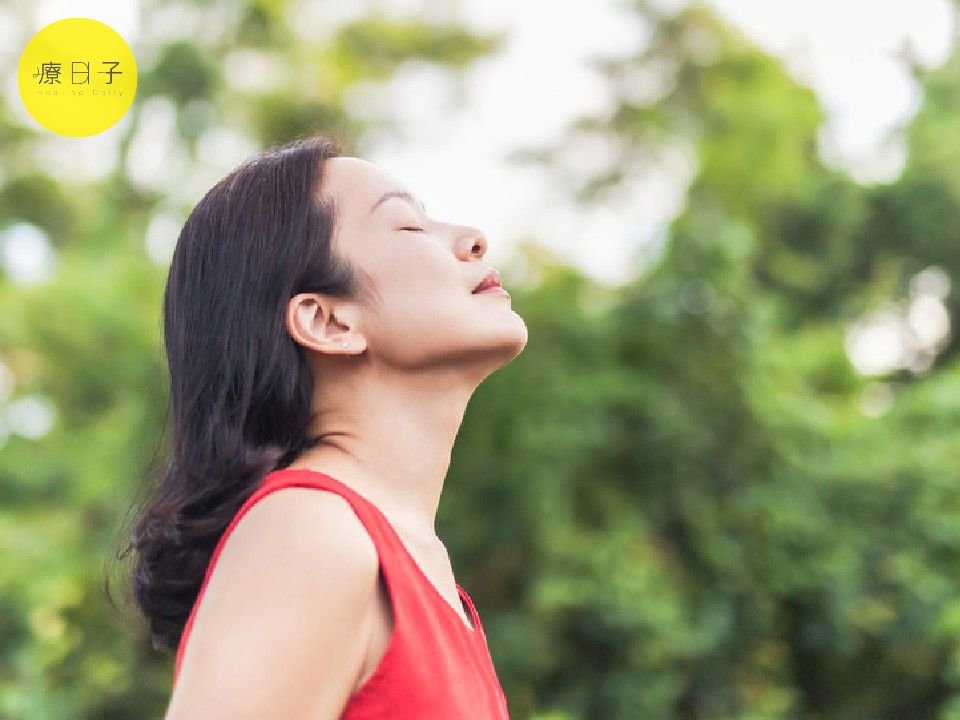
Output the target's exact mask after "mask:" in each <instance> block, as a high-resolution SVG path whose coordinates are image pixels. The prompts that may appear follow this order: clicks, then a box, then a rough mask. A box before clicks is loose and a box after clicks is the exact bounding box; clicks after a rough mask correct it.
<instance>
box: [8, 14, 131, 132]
mask: <svg viewBox="0 0 960 720" xmlns="http://www.w3.org/2000/svg"><path fill="white" fill-rule="evenodd" d="M17 85H18V86H19V88H20V97H21V99H22V100H23V104H24V105H26V106H27V110H28V111H29V112H30V114H31V115H32V116H33V118H34V120H36V121H37V122H38V123H40V124H41V125H43V126H44V127H45V128H47V129H48V130H52V131H53V132H55V133H58V134H60V135H69V136H71V137H82V136H86V135H96V134H97V133H99V132H103V131H104V130H106V129H107V128H109V127H111V126H113V125H114V124H116V122H117V120H119V119H120V118H121V117H123V114H124V113H125V112H126V111H127V110H128V109H129V108H130V103H132V102H133V96H134V94H135V93H136V92H137V64H136V62H135V61H134V59H133V52H132V51H131V50H130V46H129V45H127V43H126V41H125V40H124V39H123V38H122V37H120V35H119V34H118V33H117V31H116V30H114V29H113V28H111V27H110V26H109V25H104V24H103V23H102V22H98V21H96V20H91V19H90V18H67V19H66V20H58V21H56V22H54V23H50V24H49V25H47V26H46V27H45V28H43V29H41V30H40V31H39V32H38V33H37V34H36V35H34V36H33V37H32V38H31V39H30V42H28V43H27V47H26V48H25V49H24V51H23V55H21V56H20V64H19V66H18V67H17Z"/></svg>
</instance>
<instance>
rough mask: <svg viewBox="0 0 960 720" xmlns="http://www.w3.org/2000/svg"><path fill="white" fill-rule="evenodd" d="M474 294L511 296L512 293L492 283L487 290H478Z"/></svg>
mask: <svg viewBox="0 0 960 720" xmlns="http://www.w3.org/2000/svg"><path fill="white" fill-rule="evenodd" d="M473 294H474V295H503V296H504V297H510V293H508V292H507V291H506V290H504V289H503V288H502V287H500V286H499V285H491V286H490V287H488V288H487V289H486V290H478V291H477V292H475V293H473Z"/></svg>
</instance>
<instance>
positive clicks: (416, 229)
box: [400, 227, 425, 232]
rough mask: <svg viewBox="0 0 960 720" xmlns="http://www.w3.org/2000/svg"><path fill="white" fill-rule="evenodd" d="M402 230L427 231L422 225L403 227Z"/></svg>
mask: <svg viewBox="0 0 960 720" xmlns="http://www.w3.org/2000/svg"><path fill="white" fill-rule="evenodd" d="M400 229H401V230H414V231H416V232H425V231H424V229H423V228H422V227H402V228H400Z"/></svg>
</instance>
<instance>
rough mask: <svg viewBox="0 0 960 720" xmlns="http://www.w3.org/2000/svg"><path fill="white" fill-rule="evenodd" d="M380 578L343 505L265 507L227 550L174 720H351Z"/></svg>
mask: <svg viewBox="0 0 960 720" xmlns="http://www.w3.org/2000/svg"><path fill="white" fill-rule="evenodd" d="M378 567H379V560H378V555H377V550H376V546H375V545H374V543H373V540H372V538H371V537H370V535H369V534H368V533H367V531H366V528H365V527H364V526H363V523H362V522H361V521H360V518H359V517H357V515H356V513H355V512H354V510H353V508H352V506H351V505H350V503H349V502H348V501H347V500H346V499H345V498H344V497H342V496H341V495H338V494H336V493H333V492H329V491H323V490H317V489H314V488H301V487H289V488H282V489H279V490H276V491H274V492H271V493H269V494H268V495H266V496H265V497H263V498H261V499H260V500H259V501H258V502H257V503H255V504H254V505H253V506H252V507H251V508H250V509H249V510H248V511H247V512H246V513H245V514H244V516H243V517H242V518H241V519H240V520H239V521H238V523H237V525H236V526H235V527H234V529H233V532H232V533H231V534H230V535H229V536H228V538H227V540H226V541H225V542H224V545H223V549H222V552H221V554H220V557H219V559H218V561H217V564H216V565H215V567H214V570H213V572H212V573H211V576H210V582H209V584H208V586H207V590H206V592H205V593H204V596H203V598H202V599H201V602H200V605H199V606H198V608H197V614H196V617H195V619H194V624H193V628H192V630H191V633H190V636H189V637H188V639H187V646H186V649H185V652H184V657H183V664H182V666H181V671H180V675H179V677H178V681H177V685H176V687H175V692H174V695H173V697H171V702H170V707H169V709H168V714H167V716H166V719H167V720H186V719H188V718H200V717H202V718H209V719H210V720H216V719H217V718H228V717H229V718H236V719H242V718H265V719H269V718H286V717H303V718H310V719H312V720H321V719H324V718H331V719H332V718H337V717H339V715H340V712H341V710H342V708H343V706H344V705H345V704H346V701H347V699H348V698H349V695H350V693H351V692H352V690H353V688H354V685H355V682H356V680H357V678H358V676H359V674H360V672H361V667H362V665H363V660H364V656H365V652H366V647H367V643H368V642H369V638H370V634H371V632H372V629H373V620H374V617H375V615H374V608H375V602H376V599H377V583H378Z"/></svg>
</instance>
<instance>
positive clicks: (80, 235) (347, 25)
mask: <svg viewBox="0 0 960 720" xmlns="http://www.w3.org/2000/svg"><path fill="white" fill-rule="evenodd" d="M957 8H958V6H957V5H956V4H954V3H953V2H952V1H951V0H913V2H911V3H903V2H883V3H878V2H869V1H868V0H862V1H861V0H833V1H832V2H825V1H823V0H806V1H805V2H801V1H800V0H789V1H788V0H783V1H781V2H776V3H774V2H764V1H763V0H712V1H711V2H703V3H686V2H681V1H677V2H673V1H671V2H667V1H661V2H654V1H653V0H650V1H649V2H647V1H644V0H633V2H625V1H620V2H618V1H616V0H571V1H570V2H563V3H559V2H547V1H546V0H529V1H525V2H517V3H508V2H506V0H500V1H498V2H493V1H492V0H487V1H484V0H458V1H456V2H454V1H452V0H451V1H443V2H441V1H440V0H389V1H388V0H381V1H378V2H374V1H372V0H366V1H358V2H351V3H346V2H338V3H333V2H329V1H324V0H244V1H243V2H237V1H229V2H228V1H227V0H209V1H208V2H187V1H186V0H184V1H177V2H173V1H171V2H164V1H162V0H138V1H137V2H124V3H115V2H108V1H107V0H103V1H102V2H83V1H77V2H66V0H62V1H51V0H38V1H37V2H32V3H13V2H9V1H7V2H0V66H2V67H3V68H4V74H3V76H2V79H3V85H2V96H0V498H2V500H0V717H2V718H17V719H19V718H29V719H31V720H71V719H74V718H78V719H79V718H84V719H86V718H90V719H93V718H97V719H99V718H107V719H117V720H133V719H137V720H142V719H143V718H160V717H162V714H163V711H164V709H165V707H166V703H167V700H168V698H169V692H170V682H171V677H172V666H173V658H172V656H168V655H164V654H161V653H159V652H157V651H155V650H154V649H153V648H152V647H151V645H150V642H149V639H148V636H147V633H146V631H145V628H144V626H143V624H142V622H141V621H140V620H139V618H138V616H137V615H136V612H135V611H134V609H133V608H132V607H129V606H128V607H126V608H120V609H116V608H114V607H111V605H110V604H109V603H108V602H107V599H106V596H105V592H104V587H103V586H104V583H105V580H106V578H107V577H108V576H112V577H113V580H112V581H111V587H112V588H114V592H116V593H118V594H121V595H122V590H123V588H122V587H121V585H119V584H117V583H122V580H123V576H122V572H120V570H119V569H118V568H117V567H113V566H111V564H110V563H109V562H108V560H109V558H111V557H113V556H114V555H115V554H116V552H117V551H118V549H120V548H121V547H122V546H123V545H124V544H125V543H124V541H125V539H126V538H125V537H123V536H122V535H120V533H121V530H122V527H123V524H124V522H125V521H127V520H129V510H130V508H131V505H132V503H134V502H135V500H136V499H137V498H139V497H140V496H141V494H142V489H143V482H144V479H143V478H144V477H145V475H146V473H147V471H148V468H149V467H150V466H151V463H153V462H155V460H156V457H155V456H156V454H157V452H158V449H159V448H158V445H159V442H160V436H161V430H162V427H163V423H164V413H165V410H166V397H167V396H166V388H167V386H168V381H167V378H166V377H165V373H166V366H165V364H164V358H163V355H162V352H161V344H162V338H161V334H160V301H161V298H162V292H163V285H164V282H165V278H166V269H167V263H168V262H169V258H170V255H171V253H172V250H173V247H174V244H175V242H176V238H177V234H178V232H179V229H180V226H181V225H182V223H183V221H184V219H185V217H186V215H187V213H188V212H189V211H190V209H191V208H192V207H193V205H194V204H195V203H196V202H197V201H198V200H199V198H200V197H201V196H202V194H203V193H204V192H205V191H206V190H207V189H208V188H209V187H210V186H211V185H212V184H213V183H214V182H215V181H216V180H217V179H219V178H220V177H221V176H222V175H224V174H225V173H226V172H227V171H228V170H229V169H231V168H232V167H234V166H235V165H236V164H238V163H239V162H241V161H242V160H243V159H245V158H246V157H247V156H249V155H250V154H252V153H254V152H256V151H257V150H259V149H262V148H265V147H267V146H270V145H274V144H277V143H280V142H284V141H287V140H290V139H292V138H294V137H297V136H299V135H303V134H307V133H310V132H327V133H332V134H336V135H337V136H338V137H339V138H341V139H342V140H343V141H345V142H346V143H347V151H348V154H355V155H359V156H362V157H365V158H367V159H369V160H372V161H373V162H376V163H378V164H381V165H382V166H383V167H384V168H385V169H387V170H388V171H390V172H391V173H393V174H394V175H395V176H397V177H398V178H399V179H400V180H401V181H403V182H404V183H405V184H406V185H408V186H409V187H410V188H411V189H413V190H414V191H415V192H416V193H417V194H418V195H420V197H422V198H423V199H424V200H425V202H426V204H427V207H428V208H429V210H430V214H431V215H432V216H434V217H437V218H440V219H444V220H449V221H452V222H463V223H470V224H475V225H477V226H479V227H481V228H483V229H484V230H485V231H486V232H487V233H488V237H489V240H490V250H489V252H488V255H487V258H486V260H487V261H489V262H490V263H491V264H492V265H494V266H496V267H498V268H499V269H500V270H501V272H502V274H503V280H504V285H505V286H506V287H507V288H508V289H509V290H510V292H511V293H512V295H513V307H514V308H515V309H516V310H517V311H518V312H519V313H520V315H521V316H522V317H524V319H525V320H526V322H527V325H528V327H529V330H530V340H529V344H528V346H527V348H526V350H525V351H524V353H523V354H522V355H521V356H520V357H519V358H517V359H516V360H515V361H514V362H512V363H511V364H510V365H508V366H507V367H506V368H504V369H503V370H501V371H500V372H498V373H496V374H495V375H493V376H491V377H490V379H488V380H487V381H486V382H485V383H484V384H483V385H482V386H481V387H480V389H479V390H478V391H477V393H476V395H475V396H474V398H473V400H472V401H471V405H470V409H469V410H468V412H467V416H466V418H465V422H464V426H463V428H462V430H461V433H460V435H459V438H458V441H457V445H456V448H455V451H454V456H453V462H452V466H451V471H450V474H449V477H448V480H447V486H446V492H445V493H444V496H443V499H442V502H441V506H440V511H439V517H438V522H437V525H438V532H439V534H440V535H441V536H442V537H444V539H445V541H446V544H447V546H448V548H449V549H450V552H451V557H452V560H453V564H454V568H455V571H456V574H457V577H458V581H459V582H460V583H461V584H462V585H463V586H464V587H466V588H467V589H468V591H469V592H470V593H471V596H472V597H473V598H474V600H475V601H476V604H477V607H478V610H479V612H480V613H481V615H482V617H483V619H484V627H485V629H486V631H487V636H488V642H489V645H490V649H491V654H492V656H493V659H494V662H495V665H496V667H497V669H498V672H499V675H500V678H501V681H502V683H503V686H504V690H505V692H506V695H507V697H508V699H509V703H510V712H511V717H513V718H516V719H517V720H525V719H527V718H533V719H536V720H575V719H576V720H579V719H584V720H586V719H590V720H593V719H601V720H621V719H622V720H635V719H636V720H639V719H641V718H643V719H648V718H665V719H672V718H678V719H679V718H684V719H687V718H690V719H692V718H711V719H713V718H716V719H730V720H733V719H734V718H737V719H739V718H744V719H747V718H750V719H754V720H761V719H766V718H771V719H773V718H803V719H804V720H814V719H822V720H841V719H843V720H850V719H861V718H891V719H894V718H896V719H901V720H902V719H914V718H916V719H920V718H934V719H936V720H957V719H958V718H960V437H958V430H960V353H958V348H960V345H958V342H957V330H958V317H960V299H958V298H960V296H958V294H957V293H956V292H954V290H953V287H952V286H953V284H954V283H955V282H956V281H957V278H958V274H960V122H958V120H960V54H958V46H957V23H956V13H957ZM70 16H86V17H92V18H95V19H98V20H101V21H103V22H106V23H107V24H109V25H111V26H112V27H113V28H114V29H116V30H117V31H119V32H120V33H121V35H123V36H124V37H125V38H126V39H127V41H128V42H129V43H130V44H131V46H132V48H133V51H134V55H135V56H136V58H137V62H138V68H139V73H140V75H139V87H138V92H137V96H136V101H135V103H134V105H133V107H132V108H131V110H130V112H129V113H128V114H127V115H126V116H125V117H124V118H123V119H122V120H121V121H120V122H119V123H118V124H117V125H115V126H114V127H113V128H111V129H110V130H108V131H106V132H104V133H101V134H100V135H96V136H93V137H89V138H65V137H59V136H56V135H54V134H52V133H50V132H47V131H46V130H43V129H42V128H41V127H40V126H39V125H37V124H36V123H35V122H34V121H33V120H32V118H31V117H30V116H29V115H28V114H27V112H26V110H25V109H24V107H23V104H22V102H21V101H20V98H19V95H18V92H17V86H16V80H15V75H16V73H15V69H16V64H17V61H18V58H19V55H20V53H21V52H22V49H23V47H24V46H25V45H26V42H27V41H28V39H29V38H30V36H31V35H32V34H33V33H34V32H36V31H37V30H38V29H40V28H41V27H42V26H44V25H46V24H48V23H50V22H53V21H55V20H58V19H61V18H63V17H70Z"/></svg>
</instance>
